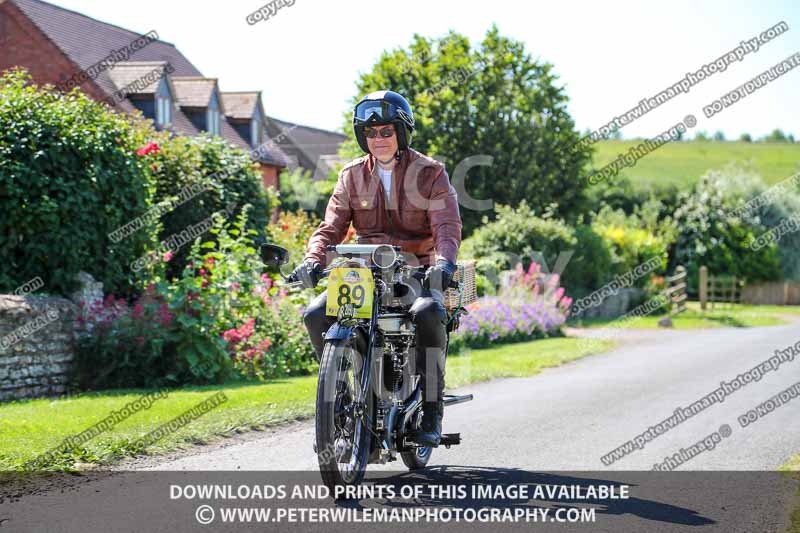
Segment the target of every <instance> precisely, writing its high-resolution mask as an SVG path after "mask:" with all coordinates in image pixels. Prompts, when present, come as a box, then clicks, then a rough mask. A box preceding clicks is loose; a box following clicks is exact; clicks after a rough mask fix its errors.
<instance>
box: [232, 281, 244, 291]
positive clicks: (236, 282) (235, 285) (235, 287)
mask: <svg viewBox="0 0 800 533" xmlns="http://www.w3.org/2000/svg"><path fill="white" fill-rule="evenodd" d="M241 288H242V286H241V285H239V282H238V281H234V282H233V283H231V290H234V291H238V290H239V289H241Z"/></svg>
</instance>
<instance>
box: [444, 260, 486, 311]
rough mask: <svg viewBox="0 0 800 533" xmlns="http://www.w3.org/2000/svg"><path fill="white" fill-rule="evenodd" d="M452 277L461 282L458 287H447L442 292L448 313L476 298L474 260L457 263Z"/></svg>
mask: <svg viewBox="0 0 800 533" xmlns="http://www.w3.org/2000/svg"><path fill="white" fill-rule="evenodd" d="M453 279H454V280H456V281H458V282H459V283H460V284H461V290H460V291H459V289H447V290H446V291H445V293H444V306H445V307H446V308H447V312H448V313H452V312H453V311H454V310H455V309H457V308H458V306H459V305H461V306H462V307H466V306H467V304H471V303H472V302H474V301H475V300H477V299H478V291H477V288H476V286H475V261H465V262H463V263H458V268H457V269H456V273H455V275H454V276H453Z"/></svg>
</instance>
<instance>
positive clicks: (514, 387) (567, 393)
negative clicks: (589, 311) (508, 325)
mask: <svg viewBox="0 0 800 533" xmlns="http://www.w3.org/2000/svg"><path fill="white" fill-rule="evenodd" d="M630 336H631V337H632V338H633V339H632V342H628V343H625V344H623V346H622V347H620V348H619V349H617V350H615V351H612V352H608V353H606V354H601V355H595V356H591V357H587V358H584V359H581V360H578V361H575V362H572V363H569V364H567V365H564V366H561V367H557V368H552V369H547V370H545V371H544V372H542V373H540V374H538V375H536V376H533V377H530V378H515V379H503V380H496V381H492V382H489V383H481V384H475V385H470V386H468V387H465V388H463V389H458V390H454V391H448V393H450V392H452V393H456V394H460V393H466V392H471V393H472V394H474V396H475V399H474V400H473V401H472V402H469V403H465V404H459V405H454V406H451V407H449V408H447V409H446V410H445V417H444V431H445V432H446V433H448V432H460V433H461V439H462V443H461V444H460V445H459V446H453V447H451V448H450V449H449V450H448V449H444V448H441V449H437V450H435V451H434V453H433V457H432V459H431V462H430V463H429V464H430V465H449V466H459V465H472V466H481V467H491V468H498V467H501V468H519V469H537V470H542V469H543V470H591V471H602V470H611V469H613V470H628V471H629V470H650V469H651V468H652V467H653V465H654V463H656V462H663V461H664V459H665V457H666V456H667V455H670V456H671V455H673V454H674V453H676V452H678V451H679V450H680V449H681V448H687V447H689V446H691V445H692V444H695V443H696V442H697V441H699V440H701V439H703V438H704V437H706V436H708V435H709V434H710V433H712V432H714V431H717V430H718V429H719V428H720V426H722V425H723V424H727V425H728V426H730V428H731V435H730V436H729V437H727V438H724V439H723V440H721V442H720V443H719V444H718V445H716V447H715V449H713V450H710V451H705V452H703V453H700V454H699V455H697V456H695V457H693V458H692V459H691V460H689V461H688V462H686V463H684V464H682V465H681V466H679V467H678V469H679V470H738V471H741V470H755V471H759V470H761V471H763V470H774V469H776V468H777V467H778V466H780V465H781V464H783V463H784V462H785V461H786V460H787V459H789V458H790V457H791V456H792V455H793V454H796V453H800V398H797V399H795V400H793V401H789V402H787V403H785V404H784V405H781V406H780V407H777V408H776V409H774V410H773V411H772V412H770V413H769V414H768V415H767V416H764V417H763V418H759V419H758V420H757V421H756V422H755V423H752V424H750V425H749V426H747V427H745V428H741V427H740V426H739V423H738V422H737V417H739V416H740V415H742V414H744V413H746V412H747V411H749V410H750V409H753V408H755V407H756V406H757V405H759V404H761V403H762V402H764V401H766V400H768V399H770V398H771V397H773V396H774V395H775V394H777V393H779V392H780V391H782V390H784V389H786V388H787V387H790V386H791V385H792V384H794V383H797V382H798V381H800V354H798V355H797V357H795V359H794V360H793V361H787V362H785V363H783V364H781V365H780V367H779V368H778V370H776V371H772V372H769V373H767V374H765V375H764V376H763V377H762V378H761V379H760V381H757V382H756V381H752V382H750V383H748V384H746V385H745V386H743V387H741V388H739V389H738V390H736V391H734V392H733V393H732V394H730V395H728V396H726V397H725V399H724V401H723V402H722V403H715V404H713V405H711V406H710V407H708V408H706V409H705V410H703V411H702V412H700V413H698V414H696V415H694V416H692V417H691V418H688V419H687V420H685V421H684V422H682V423H681V424H679V425H678V426H677V427H674V428H673V429H671V430H669V431H667V432H666V433H663V434H661V435H659V436H657V437H656V438H654V439H653V440H651V441H650V442H647V443H646V444H645V445H644V448H643V449H641V450H635V451H633V452H632V453H630V454H628V455H626V456H625V457H623V458H622V459H620V460H617V461H616V462H614V463H613V464H611V465H610V466H607V465H605V464H604V463H603V462H602V461H601V459H600V458H601V456H603V455H605V454H607V453H608V452H610V451H611V450H613V449H615V448H617V447H618V446H620V445H622V444H623V443H624V442H626V441H628V440H630V439H633V438H634V437H635V436H636V435H639V434H641V433H642V432H644V431H646V430H647V429H648V428H649V427H650V426H652V425H654V424H656V423H658V422H661V421H662V420H664V419H665V418H667V417H669V416H671V415H672V414H673V413H674V411H675V409H676V408H678V407H688V406H689V405H690V404H692V403H694V402H695V401H698V400H700V399H701V398H702V397H703V396H706V395H707V394H709V393H711V392H712V391H714V390H715V389H717V388H718V387H720V382H721V381H722V380H725V381H726V382H730V381H731V380H733V379H734V378H736V376H737V375H739V374H741V373H742V372H745V371H747V370H749V369H751V368H752V367H754V366H756V365H757V364H759V363H761V362H763V361H765V360H767V359H768V358H769V357H770V356H772V355H774V352H775V350H776V349H785V348H787V347H789V346H792V345H794V344H795V343H796V342H798V341H800V325H798V324H793V325H791V326H780V327H768V328H753V329H727V328H726V329H713V330H693V331H691V330H690V331H655V332H651V331H647V332H645V331H641V332H632V333H631V334H630ZM313 440H314V427H313V422H305V423H301V424H293V425H292V426H291V427H290V428H287V429H283V430H279V431H275V432H271V433H269V434H268V435H265V436H263V437H261V438H257V439H255V440H248V441H247V442H243V443H239V444H233V445H230V446H225V447H221V448H217V449H215V450H214V451H212V452H209V453H202V454H198V455H193V456H189V457H185V458H181V459H176V460H170V461H167V462H160V463H157V464H155V465H151V466H150V468H152V469H158V470H200V469H206V470H237V469H241V470H316V469H317V462H316V455H315V454H314V452H313V449H312V442H313ZM381 469H384V470H390V469H396V470H405V466H404V465H403V464H402V462H401V461H399V460H398V461H396V462H393V463H388V464H387V465H382V466H381Z"/></svg>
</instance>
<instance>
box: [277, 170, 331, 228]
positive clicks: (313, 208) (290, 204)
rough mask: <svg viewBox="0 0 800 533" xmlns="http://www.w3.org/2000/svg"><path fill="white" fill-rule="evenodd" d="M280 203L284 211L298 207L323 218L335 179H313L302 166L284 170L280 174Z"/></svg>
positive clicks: (296, 209)
mask: <svg viewBox="0 0 800 533" xmlns="http://www.w3.org/2000/svg"><path fill="white" fill-rule="evenodd" d="M280 185H281V192H280V203H281V209H282V210H284V211H298V210H300V209H302V210H304V211H307V212H308V213H310V214H312V215H314V216H316V217H317V218H323V217H324V216H325V208H326V207H327V206H328V199H329V198H330V197H331V195H332V194H333V187H334V186H335V185H336V179H335V177H334V179H324V180H316V181H315V180H313V179H312V177H311V172H310V171H308V170H304V169H302V168H299V167H298V168H296V169H294V170H292V171H290V170H284V171H283V172H281V175H280Z"/></svg>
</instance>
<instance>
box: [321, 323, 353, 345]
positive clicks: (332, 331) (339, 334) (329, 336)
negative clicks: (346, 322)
mask: <svg viewBox="0 0 800 533" xmlns="http://www.w3.org/2000/svg"><path fill="white" fill-rule="evenodd" d="M354 329H355V326H349V327H348V326H343V325H341V324H339V323H338V322H334V323H333V325H332V326H331V327H329V328H328V331H326V332H325V340H326V341H332V340H336V339H349V338H350V334H351V333H353V330H354Z"/></svg>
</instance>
